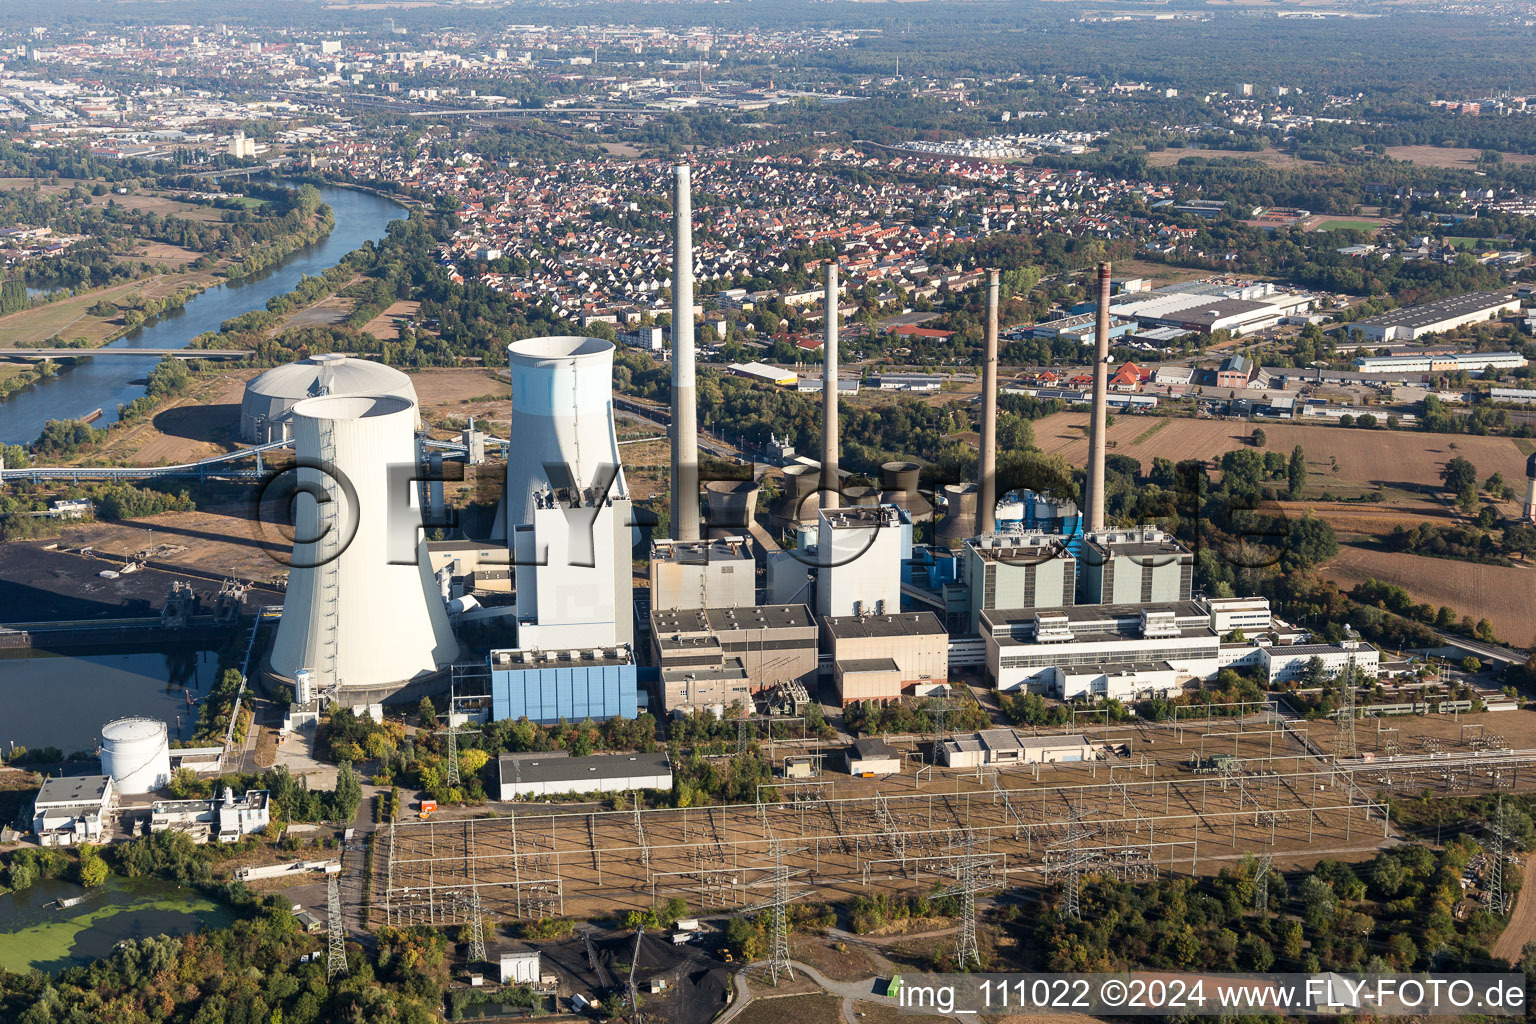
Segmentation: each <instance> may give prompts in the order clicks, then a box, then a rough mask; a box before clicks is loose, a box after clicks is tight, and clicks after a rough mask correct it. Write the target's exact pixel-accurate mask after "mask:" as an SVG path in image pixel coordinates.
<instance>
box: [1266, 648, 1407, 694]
mask: <svg viewBox="0 0 1536 1024" xmlns="http://www.w3.org/2000/svg"><path fill="white" fill-rule="evenodd" d="M1260 651H1262V652H1263V653H1261V654H1260V655H1259V661H1260V664H1262V665H1263V666H1264V671H1265V673H1266V674H1267V675H1268V676H1269V684H1270V685H1271V686H1273V685H1274V684H1276V683H1290V682H1295V681H1297V680H1299V679H1301V678H1302V677H1303V676H1304V675H1306V672H1307V666H1308V665H1309V664H1310V663H1311V662H1312V659H1313V658H1317V659H1318V660H1319V661H1321V662H1322V665H1323V672H1324V673H1325V674H1326V676H1327V677H1328V678H1329V679H1333V678H1334V677H1336V676H1338V675H1339V673H1341V672H1343V671H1344V669H1345V668H1346V667H1347V666H1348V665H1349V664H1350V663H1353V664H1354V666H1355V668H1356V669H1358V670H1359V671H1360V672H1361V674H1362V675H1364V677H1365V678H1367V679H1374V678H1375V677H1376V675H1377V673H1378V672H1379V671H1380V670H1381V652H1380V651H1378V650H1377V649H1376V648H1374V647H1372V646H1371V645H1370V644H1363V643H1361V642H1360V641H1358V640H1345V641H1344V642H1343V643H1341V644H1290V645H1282V646H1276V647H1261V648H1260Z"/></svg>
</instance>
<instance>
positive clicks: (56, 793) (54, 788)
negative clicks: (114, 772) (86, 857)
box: [32, 775, 117, 846]
mask: <svg viewBox="0 0 1536 1024" xmlns="http://www.w3.org/2000/svg"><path fill="white" fill-rule="evenodd" d="M116 801H117V790H116V789H115V788H114V787H113V785H112V776H110V775H66V776H62V777H59V778H47V779H44V780H43V786H42V788H41V789H39V790H38V792H37V797H36V799H35V800H33V813H32V832H33V834H35V835H36V836H37V841H38V843H40V844H41V845H43V846H75V845H78V844H80V843H99V842H100V841H101V839H102V836H103V834H104V830H105V828H106V825H107V823H108V822H109V821H110V820H111V817H112V808H113V806H114V805H115V804H116Z"/></svg>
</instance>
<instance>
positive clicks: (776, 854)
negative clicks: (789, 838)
mask: <svg viewBox="0 0 1536 1024" xmlns="http://www.w3.org/2000/svg"><path fill="white" fill-rule="evenodd" d="M800 852H803V851H801V850H798V849H788V848H786V847H785V845H784V842H783V840H781V839H775V840H773V841H772V843H770V844H769V856H771V857H772V858H773V866H772V867H771V868H770V869H769V870H770V872H771V874H772V878H773V896H772V898H770V899H768V900H766V901H765V902H763V903H759V904H757V905H756V906H753V907H747V908H745V912H746V913H752V912H754V911H764V910H766V911H767V912H768V964H767V967H768V980H769V981H771V982H772V983H773V984H775V985H777V984H778V983H779V976H780V975H785V976H787V977H788V978H789V979H790V980H791V981H793V980H794V977H795V968H794V964H793V963H792V962H791V961H790V959H789V905H790V904H791V903H794V902H795V901H796V900H799V899H803V898H804V897H805V896H807V895H808V893H805V892H795V891H792V889H791V886H790V881H791V880H792V879H793V878H794V876H796V875H798V874H800V873H801V872H800V871H798V870H791V869H790V867H789V865H787V864H786V863H785V862H784V859H785V858H786V857H788V856H790V855H791V854H794V853H800Z"/></svg>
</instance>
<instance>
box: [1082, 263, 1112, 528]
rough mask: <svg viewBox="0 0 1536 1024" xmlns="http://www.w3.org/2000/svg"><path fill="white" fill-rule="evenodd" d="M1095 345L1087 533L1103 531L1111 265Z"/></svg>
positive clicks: (1102, 267)
mask: <svg viewBox="0 0 1536 1024" xmlns="http://www.w3.org/2000/svg"><path fill="white" fill-rule="evenodd" d="M1097 326H1098V329H1097V331H1095V333H1094V341H1093V419H1092V421H1091V422H1090V423H1089V424H1088V507H1087V512H1088V530H1089V532H1096V531H1099V530H1102V529H1104V450H1105V448H1104V432H1105V431H1106V430H1107V429H1108V428H1109V425H1108V420H1109V264H1108V263H1100V264H1099V309H1098V325H1097Z"/></svg>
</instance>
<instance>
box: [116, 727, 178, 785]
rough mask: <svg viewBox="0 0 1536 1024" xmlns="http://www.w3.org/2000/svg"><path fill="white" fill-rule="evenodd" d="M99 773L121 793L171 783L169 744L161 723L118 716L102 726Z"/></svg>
mask: <svg viewBox="0 0 1536 1024" xmlns="http://www.w3.org/2000/svg"><path fill="white" fill-rule="evenodd" d="M101 772H102V774H103V775H110V776H112V784H113V785H114V786H116V787H117V791H118V792H119V793H121V794H123V795H124V796H142V795H143V794H145V793H149V792H151V791H153V790H156V789H159V788H161V787H162V786H169V785H170V784H171V746H170V743H169V741H168V738H167V729H166V725H165V723H164V722H162V721H159V720H158V719H154V718H119V719H118V720H117V721H115V722H108V723H107V724H106V725H104V726H102V727H101Z"/></svg>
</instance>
